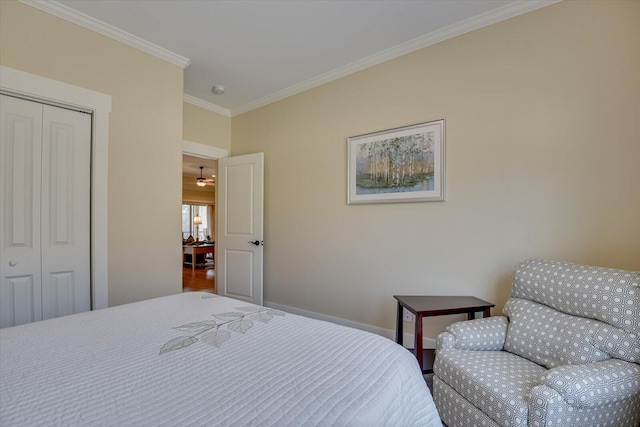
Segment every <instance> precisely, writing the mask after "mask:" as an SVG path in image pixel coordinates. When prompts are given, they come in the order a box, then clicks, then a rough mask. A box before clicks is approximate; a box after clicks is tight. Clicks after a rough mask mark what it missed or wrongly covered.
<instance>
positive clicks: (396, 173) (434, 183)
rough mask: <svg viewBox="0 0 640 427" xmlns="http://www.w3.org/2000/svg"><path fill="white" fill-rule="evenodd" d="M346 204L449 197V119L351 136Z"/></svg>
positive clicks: (431, 199) (348, 143) (432, 200)
mask: <svg viewBox="0 0 640 427" xmlns="http://www.w3.org/2000/svg"><path fill="white" fill-rule="evenodd" d="M347 161H348V166H347V174H348V178H347V204H361V203H407V202H440V201H444V200H445V121H444V119H439V120H433V121H430V122H425V123H418V124H414V125H410V126H404V127H399V128H394V129H388V130H383V131H378V132H373V133H368V134H364V135H358V136H353V137H349V138H347Z"/></svg>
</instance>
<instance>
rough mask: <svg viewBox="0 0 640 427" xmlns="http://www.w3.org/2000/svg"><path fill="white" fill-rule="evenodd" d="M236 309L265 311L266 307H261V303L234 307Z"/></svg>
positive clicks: (252, 311)
mask: <svg viewBox="0 0 640 427" xmlns="http://www.w3.org/2000/svg"><path fill="white" fill-rule="evenodd" d="M233 308H235V309H236V310H240V311H244V312H245V313H257V312H259V311H264V307H260V306H259V305H245V306H242V307H233Z"/></svg>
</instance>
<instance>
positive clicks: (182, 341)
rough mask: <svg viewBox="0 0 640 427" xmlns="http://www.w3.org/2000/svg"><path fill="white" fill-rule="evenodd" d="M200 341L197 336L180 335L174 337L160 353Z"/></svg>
mask: <svg viewBox="0 0 640 427" xmlns="http://www.w3.org/2000/svg"><path fill="white" fill-rule="evenodd" d="M196 341H198V338H196V337H178V338H174V339H172V340H171V341H169V342H168V343H166V344H165V345H163V346H162V348H161V349H160V354H164V353H167V352H169V351H173V350H180V349H181V348H185V347H189V346H190V345H191V344H193V343H194V342H196Z"/></svg>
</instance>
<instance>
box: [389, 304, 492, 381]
mask: <svg viewBox="0 0 640 427" xmlns="http://www.w3.org/2000/svg"><path fill="white" fill-rule="evenodd" d="M393 297H394V298H395V299H397V300H398V317H397V318H396V342H397V343H398V344H400V345H402V334H403V326H404V325H403V324H402V322H403V316H402V309H403V308H406V309H407V310H409V311H410V312H411V313H413V314H414V315H415V316H416V322H415V328H416V330H415V333H414V341H415V344H414V347H413V352H414V354H415V355H416V359H418V363H419V364H420V369H421V370H422V372H423V373H429V372H433V361H434V358H435V350H433V349H427V350H423V349H422V319H423V318H424V317H429V316H443V315H445V314H460V313H467V319H469V320H471V319H475V313H476V312H478V311H482V314H483V316H482V317H489V316H491V311H490V310H491V307H495V304H492V303H490V302H487V301H483V300H481V299H479V298H476V297H458V296H431V295H423V296H405V295H394V296H393Z"/></svg>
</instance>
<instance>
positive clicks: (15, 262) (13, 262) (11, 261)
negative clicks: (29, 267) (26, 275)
mask: <svg viewBox="0 0 640 427" xmlns="http://www.w3.org/2000/svg"><path fill="white" fill-rule="evenodd" d="M9 265H10V266H11V267H13V266H15V265H18V261H16V260H14V259H10V260H9Z"/></svg>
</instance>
